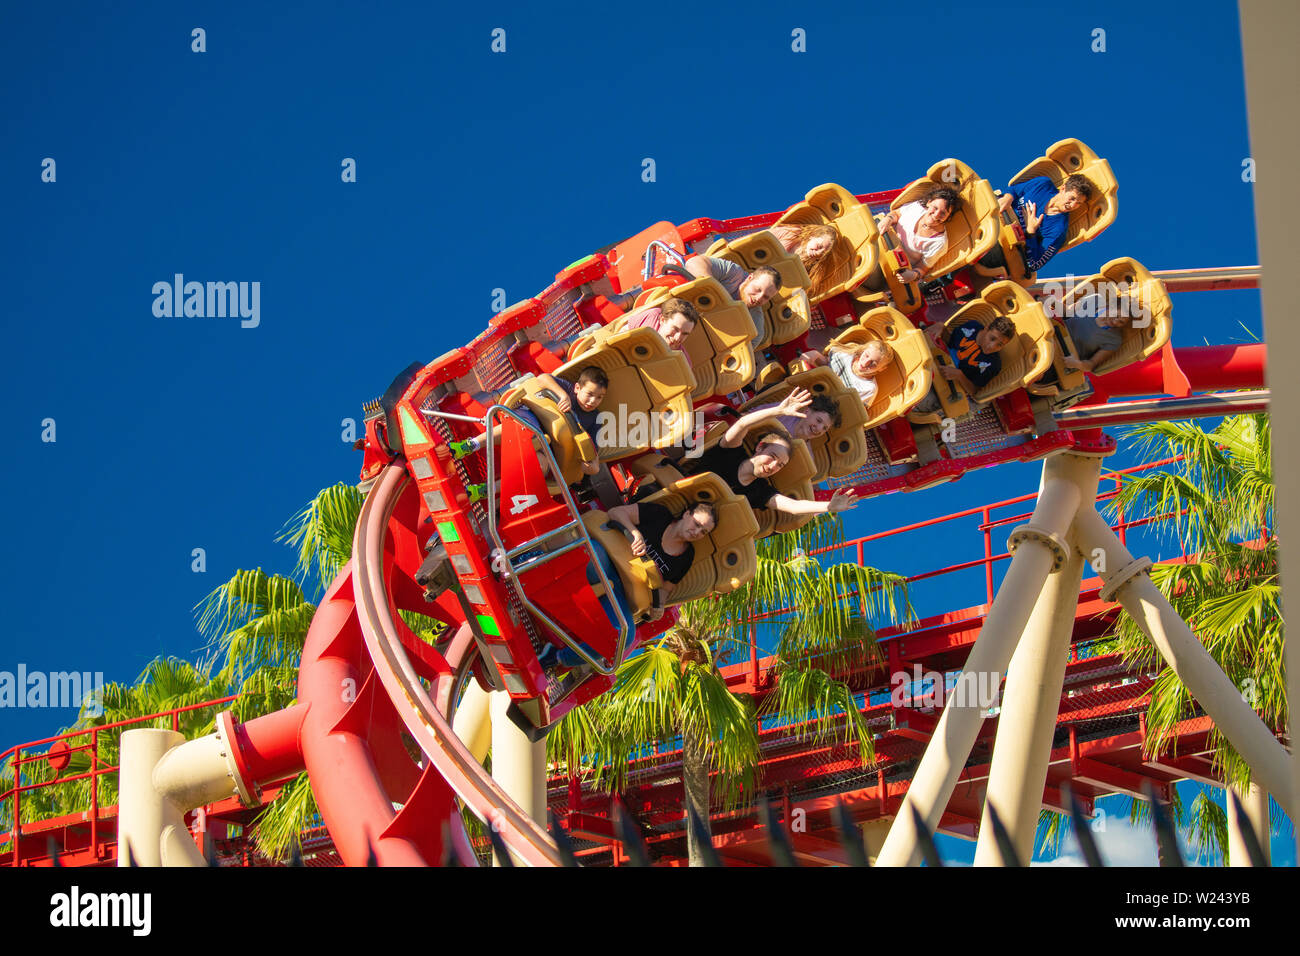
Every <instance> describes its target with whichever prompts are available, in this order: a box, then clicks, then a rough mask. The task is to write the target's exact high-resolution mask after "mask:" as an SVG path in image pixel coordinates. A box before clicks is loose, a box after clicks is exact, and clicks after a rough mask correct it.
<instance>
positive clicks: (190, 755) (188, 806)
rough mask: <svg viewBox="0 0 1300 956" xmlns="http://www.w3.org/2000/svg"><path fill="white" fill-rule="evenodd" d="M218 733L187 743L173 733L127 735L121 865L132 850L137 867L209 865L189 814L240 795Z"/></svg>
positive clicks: (145, 731) (120, 817)
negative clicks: (189, 823) (187, 819)
mask: <svg viewBox="0 0 1300 956" xmlns="http://www.w3.org/2000/svg"><path fill="white" fill-rule="evenodd" d="M223 746H224V744H223V743H222V742H221V737H220V735H219V734H209V735H208V736H207V737H200V738H199V739H197V740H190V741H187V740H186V739H185V735H184V734H179V733H177V732H176V731H173V730H155V729H152V728H142V729H139V730H128V731H126V732H125V733H123V734H122V747H121V757H120V760H119V766H120V770H119V771H118V800H117V803H118V811H117V813H118V816H117V846H118V855H117V865H118V866H126V865H127V863H128V860H127V847H130V849H131V860H132V861H133V862H134V863H135V865H136V866H206V865H207V864H206V861H205V860H204V859H203V854H202V853H200V852H199V848H198V847H197V846H195V845H194V840H193V838H192V837H191V836H190V831H189V828H188V827H186V826H185V812H186V811H188V810H193V809H194V808H195V807H201V806H203V805H204V804H205V803H212V802H215V801H217V800H223V799H225V798H226V797H232V796H235V795H236V789H235V783H234V781H233V778H232V775H231V770H230V763H229V761H228V760H227V759H226V753H225V752H224V751H223V749H222V748H223Z"/></svg>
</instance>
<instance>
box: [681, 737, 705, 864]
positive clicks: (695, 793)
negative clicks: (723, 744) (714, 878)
mask: <svg viewBox="0 0 1300 956" xmlns="http://www.w3.org/2000/svg"><path fill="white" fill-rule="evenodd" d="M682 792H683V796H684V803H683V806H682V816H683V817H684V818H685V819H686V850H687V857H688V862H689V865H691V866H703V865H704V847H703V845H702V843H701V841H700V840H699V839H698V838H697V837H696V834H695V830H694V828H693V827H692V826H691V824H690V812H691V811H692V810H694V811H695V815H696V816H697V817H698V818H699V819H700V822H701V823H703V824H704V829H705V831H706V832H707V831H708V829H709V764H708V761H707V759H706V758H705V754H704V742H703V741H702V740H700V739H699V738H698V737H697V736H696V735H695V734H693V733H690V732H688V731H685V730H683V732H682Z"/></svg>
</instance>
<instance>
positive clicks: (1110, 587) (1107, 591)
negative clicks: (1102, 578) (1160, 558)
mask: <svg viewBox="0 0 1300 956" xmlns="http://www.w3.org/2000/svg"><path fill="white" fill-rule="evenodd" d="M1150 570H1151V559H1150V558H1134V559H1133V560H1132V561H1130V562H1129V563H1128V564H1126V565H1124V567H1122V568H1120V569H1119V570H1118V571H1116V572H1115V573H1114V574H1110V575H1107V576H1106V583H1105V584H1103V585H1102V588H1101V590H1100V591H1099V592H1097V596H1098V597H1099V598H1101V599H1102V600H1103V601H1106V602H1107V603H1109V602H1112V601H1114V600H1115V595H1117V594H1118V593H1119V592H1120V591H1122V590H1123V589H1124V587H1125V585H1127V584H1128V583H1129V582H1130V581H1132V580H1133V579H1134V578H1135V577H1137V576H1138V575H1139V574H1145V573H1146V572H1147V571H1150Z"/></svg>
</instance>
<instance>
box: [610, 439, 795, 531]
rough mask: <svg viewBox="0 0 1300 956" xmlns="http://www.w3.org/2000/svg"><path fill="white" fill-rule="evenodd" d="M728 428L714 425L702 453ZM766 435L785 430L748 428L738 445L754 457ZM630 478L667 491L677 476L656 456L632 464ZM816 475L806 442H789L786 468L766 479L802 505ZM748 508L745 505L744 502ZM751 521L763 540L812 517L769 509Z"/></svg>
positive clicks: (671, 466) (671, 467)
mask: <svg viewBox="0 0 1300 956" xmlns="http://www.w3.org/2000/svg"><path fill="white" fill-rule="evenodd" d="M728 428H729V425H728V424H727V423H725V421H715V423H714V424H711V425H710V427H708V429H707V431H706V432H705V438H703V442H701V445H702V450H703V451H707V450H708V449H711V447H712V446H714V445H716V444H718V442H719V441H722V438H723V436H724V434H725V433H727V429H728ZM768 432H781V433H783V434H784V433H785V429H784V428H781V427H780V425H779V424H776V423H772V424H771V425H770V427H761V428H751V429H750V431H749V434H746V436H745V438H744V441H742V445H744V447H745V451H746V453H748V454H754V450H755V449H757V447H758V440H759V438H761V437H762V436H763V434H767V433H768ZM632 473H633V475H638V476H641V475H653V476H654V477H655V480H656V481H658V484H659V486H660V488H667V486H668V485H671V484H673V483H675V481H676V480H677V479H679V477H680V475H681V472H680V471H679V470H677V467H676V466H675V464H673V463H672V462H666V460H663V459H662V457H658V455H645V457H642V458H640V459H637V460H636V462H633V463H632ZM815 473H816V466H815V464H814V463H813V455H811V453H810V451H809V446H807V442H806V441H803V440H802V438H790V460H789V462H788V463H787V466H785V467H784V468H781V470H780V471H779V472H776V475H774V476H772V477H770V479H767V480H768V481H770V483H771V485H772V486H774V488H775V489H776V490H777V492H779V493H781V494H784V496H787V497H789V498H803V499H805V501H813V476H814V475H815ZM746 506H748V502H746ZM754 518H755V520H757V522H758V532H757V537H767V536H768V535H777V533H783V532H787V531H794V529H796V528H801V527H803V525H805V524H807V522H809V520H810V519H811V518H813V515H787V514H781V512H780V511H774V510H772V509H766V507H761V509H754Z"/></svg>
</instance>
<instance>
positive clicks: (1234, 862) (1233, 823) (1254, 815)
mask: <svg viewBox="0 0 1300 956" xmlns="http://www.w3.org/2000/svg"><path fill="white" fill-rule="evenodd" d="M1233 793H1235V794H1236V795H1237V799H1238V800H1240V801H1241V811H1242V812H1241V815H1240V816H1239V815H1238V814H1237V810H1236V807H1234V806H1233V803H1232V794H1233ZM1227 797H1228V866H1250V865H1251V863H1250V856H1249V855H1248V854H1247V853H1246V841H1245V840H1244V839H1243V838H1242V835H1241V828H1242V825H1243V824H1247V825H1249V826H1250V828H1251V829H1252V830H1254V831H1255V838H1256V839H1257V840H1259V848H1260V849H1261V850H1263V851H1264V861H1265V864H1266V865H1272V857H1273V853H1272V850H1271V849H1270V847H1269V843H1270V839H1269V837H1270V832H1271V830H1272V824H1271V823H1270V821H1269V818H1268V792H1267V791H1265V790H1261V789H1260V788H1259V786H1258V784H1256V783H1255V782H1254V781H1251V784H1250V789H1249V790H1247V791H1246V792H1245V793H1243V792H1242V791H1240V790H1238V789H1237V788H1236V787H1231V788H1229V793H1228V794H1227Z"/></svg>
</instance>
